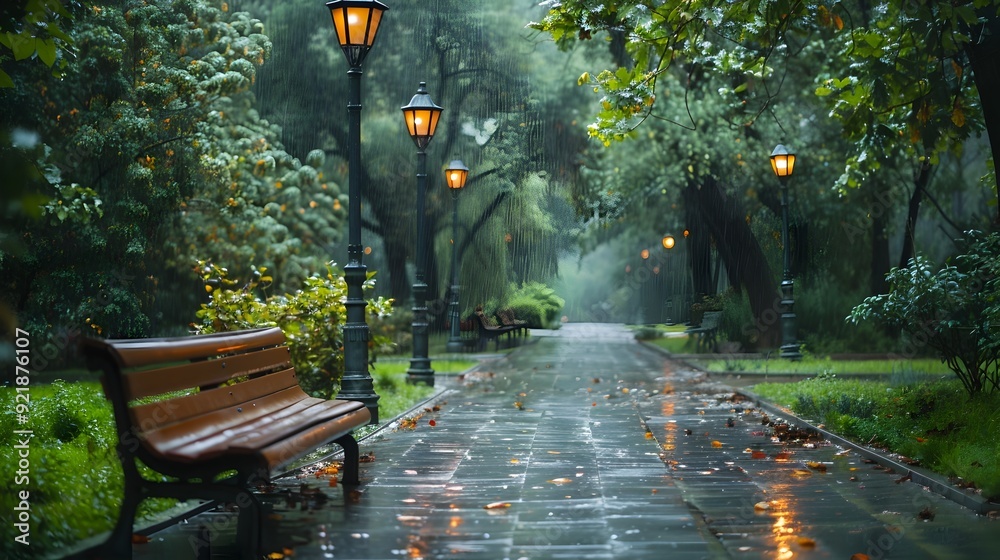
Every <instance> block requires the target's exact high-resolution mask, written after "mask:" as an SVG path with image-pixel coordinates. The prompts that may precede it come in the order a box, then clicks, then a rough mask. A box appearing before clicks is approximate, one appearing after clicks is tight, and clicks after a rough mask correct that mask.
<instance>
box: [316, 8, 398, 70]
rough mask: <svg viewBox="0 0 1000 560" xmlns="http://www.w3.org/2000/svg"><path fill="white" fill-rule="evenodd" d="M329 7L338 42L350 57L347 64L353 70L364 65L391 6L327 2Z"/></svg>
mask: <svg viewBox="0 0 1000 560" xmlns="http://www.w3.org/2000/svg"><path fill="white" fill-rule="evenodd" d="M326 7H327V8H328V9H329V10H330V16H331V17H333V28H334V30H335V31H336V32H337V42H339V43H340V48H341V49H343V51H344V54H345V55H347V62H348V64H349V65H350V66H351V67H352V68H356V67H359V66H361V63H362V61H364V59H365V55H367V54H368V51H369V50H371V48H372V45H373V44H374V43H375V35H376V34H377V33H378V27H379V24H380V23H382V13H383V12H385V11H386V10H388V9H389V7H388V6H386V5H385V4H383V3H381V2H378V0H334V1H333V2H327V3H326Z"/></svg>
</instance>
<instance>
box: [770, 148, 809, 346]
mask: <svg viewBox="0 0 1000 560" xmlns="http://www.w3.org/2000/svg"><path fill="white" fill-rule="evenodd" d="M771 169H772V170H773V171H774V174H775V175H777V176H778V180H779V181H781V245H782V252H783V257H784V272H783V274H782V279H781V357H782V358H788V359H791V360H798V359H801V358H802V354H800V353H799V343H798V342H797V340H796V338H798V337H797V336H796V334H795V298H794V297H793V295H792V292H793V283H792V258H791V253H790V251H789V244H788V178H789V177H791V176H792V172H793V171H794V170H795V154H794V153H792V152H790V151H789V150H788V148H786V147H785V146H783V145H781V144H778V145H777V146H776V147H775V148H774V151H773V152H771Z"/></svg>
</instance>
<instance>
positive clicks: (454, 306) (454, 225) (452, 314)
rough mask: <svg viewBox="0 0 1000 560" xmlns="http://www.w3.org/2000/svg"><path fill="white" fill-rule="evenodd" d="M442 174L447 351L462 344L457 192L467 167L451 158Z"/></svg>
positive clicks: (459, 189)
mask: <svg viewBox="0 0 1000 560" xmlns="http://www.w3.org/2000/svg"><path fill="white" fill-rule="evenodd" d="M444 176H445V179H446V181H447V183H448V189H450V190H451V302H450V303H449V304H448V322H449V324H450V327H451V328H450V333H449V336H448V345H447V346H446V349H447V350H448V351H449V352H461V351H462V348H464V346H465V345H464V344H462V331H461V323H460V321H461V320H462V318H461V313H460V312H459V309H458V292H459V286H458V193H459V192H461V190H462V188H463V187H465V180H466V179H467V178H468V177H469V168H468V167H466V166H465V164H464V163H462V161H461V160H457V159H456V160H452V162H451V163H449V164H448V168H447V169H445V170H444Z"/></svg>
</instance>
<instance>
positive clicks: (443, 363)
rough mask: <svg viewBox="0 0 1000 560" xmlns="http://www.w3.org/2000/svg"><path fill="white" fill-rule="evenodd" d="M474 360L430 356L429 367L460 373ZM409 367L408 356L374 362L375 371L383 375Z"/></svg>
mask: <svg viewBox="0 0 1000 560" xmlns="http://www.w3.org/2000/svg"><path fill="white" fill-rule="evenodd" d="M478 363H479V362H478V361H476V360H465V359H450V358H446V359H441V360H439V359H436V358H434V357H433V356H432V357H431V369H433V370H434V372H435V373H441V374H451V373H462V372H463V371H465V370H467V369H469V368H471V367H472V366H474V365H476V364H478ZM409 368H410V361H409V359H408V358H396V357H391V358H382V359H379V361H378V362H376V363H375V373H376V374H385V375H396V374H403V373H406V371H407V370H408V369H409Z"/></svg>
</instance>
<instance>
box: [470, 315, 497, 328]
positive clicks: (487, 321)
mask: <svg viewBox="0 0 1000 560" xmlns="http://www.w3.org/2000/svg"><path fill="white" fill-rule="evenodd" d="M476 317H479V321H480V322H481V324H482V325H483V326H484V327H493V328H496V327H499V326H500V325H498V324H497V322H496V321H495V320H493V318H492V317H489V316H488V315H486V313H483V312H482V311H476Z"/></svg>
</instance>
